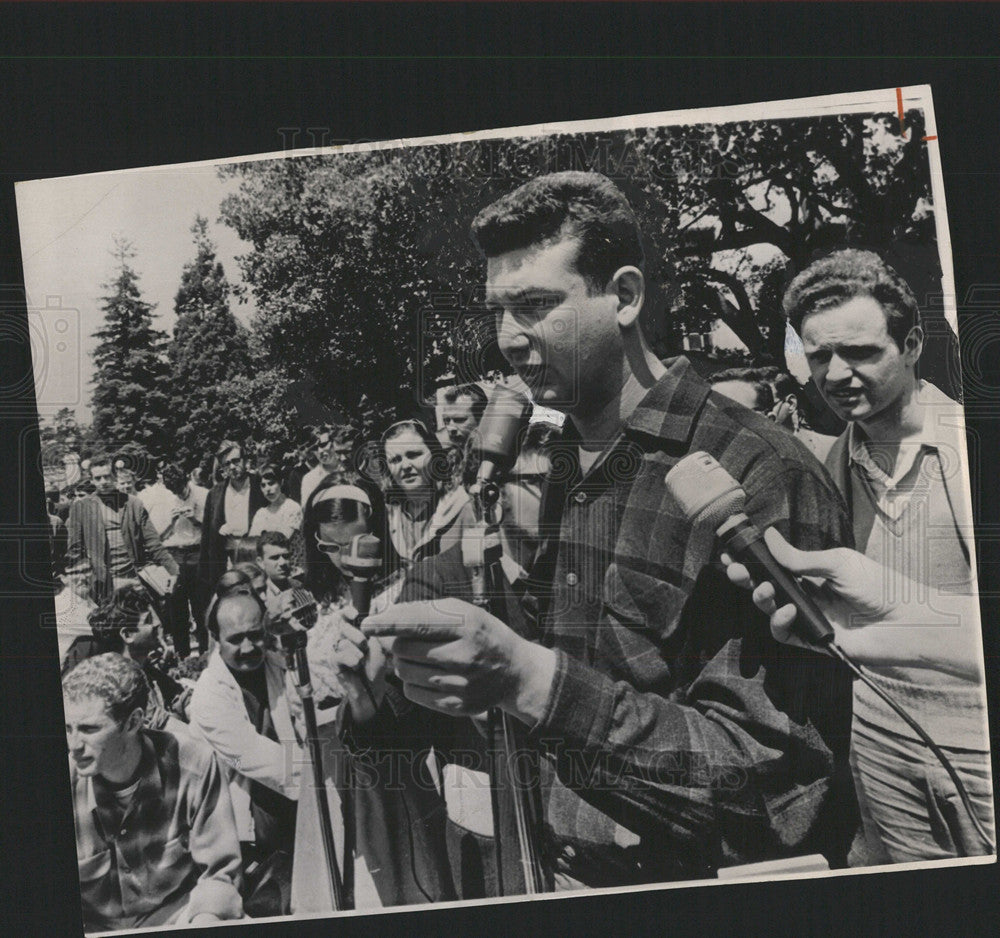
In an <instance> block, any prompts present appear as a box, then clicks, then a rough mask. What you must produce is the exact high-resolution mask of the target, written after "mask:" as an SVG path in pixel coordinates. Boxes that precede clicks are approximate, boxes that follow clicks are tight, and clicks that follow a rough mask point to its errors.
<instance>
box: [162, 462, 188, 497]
mask: <svg viewBox="0 0 1000 938" xmlns="http://www.w3.org/2000/svg"><path fill="white" fill-rule="evenodd" d="M188 481H189V479H188V476H187V473H186V472H185V471H184V470H183V469H181V467H180V466H177V465H175V464H174V463H168V464H167V465H166V466H164V467H163V484H164V486H165V487H166V488H167V490H168V491H170V492H172V493H173V494H174V495H176V496H177V497H178V498H181V497H182V496H183V495H184V489H186V488H187V485H188Z"/></svg>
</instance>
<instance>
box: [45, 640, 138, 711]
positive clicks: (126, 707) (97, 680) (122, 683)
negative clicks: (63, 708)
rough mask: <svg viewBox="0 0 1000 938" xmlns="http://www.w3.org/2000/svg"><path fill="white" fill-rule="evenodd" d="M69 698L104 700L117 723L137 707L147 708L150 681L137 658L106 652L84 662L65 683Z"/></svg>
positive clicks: (74, 669) (64, 688)
mask: <svg viewBox="0 0 1000 938" xmlns="http://www.w3.org/2000/svg"><path fill="white" fill-rule="evenodd" d="M62 687H63V697H64V698H65V699H66V700H80V699H82V698H84V697H97V698H99V699H100V700H103V701H104V703H105V704H106V706H107V708H108V713H110V714H111V718H112V719H113V720H114V721H115V722H116V723H121V722H123V721H124V720H125V719H126V718H127V717H129V716H130V715H131V714H132V713H133V712H134V711H135V710H137V709H139V710H143V711H145V709H146V704H147V703H148V702H149V684H148V683H147V682H146V676H145V675H144V674H143V673H142V669H141V668H140V667H139V665H137V664H136V663H135V662H134V661H130V660H129V659H128V658H125V657H123V656H122V655H119V654H117V653H115V652H106V653H105V654H102V655H95V656H94V657H93V658H87V659H86V660H84V661H81V662H80V663H79V664H78V665H77V666H76V667H75V668H73V670H72V671H70V672H69V673H68V674H67V675H66V676H65V677H64V678H63V682H62Z"/></svg>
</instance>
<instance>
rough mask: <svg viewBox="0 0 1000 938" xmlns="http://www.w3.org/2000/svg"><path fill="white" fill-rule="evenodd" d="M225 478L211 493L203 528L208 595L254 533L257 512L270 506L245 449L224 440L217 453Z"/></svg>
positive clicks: (203, 579) (202, 570) (203, 577)
mask: <svg viewBox="0 0 1000 938" xmlns="http://www.w3.org/2000/svg"><path fill="white" fill-rule="evenodd" d="M216 458H217V459H218V460H219V463H220V465H221V466H222V467H223V472H224V473H225V478H224V479H223V480H222V481H221V482H220V483H219V484H218V485H216V486H215V487H213V488H212V490H211V491H210V492H209V493H208V498H207V499H206V500H205V520H204V522H203V523H202V527H201V561H200V569H199V572H200V578H201V582H202V585H203V588H204V589H206V590H207V595H210V594H211V591H212V590H213V589H214V588H215V584H216V583H217V582H218V579H219V577H220V576H222V574H223V573H225V572H226V567H227V566H228V560H229V552H230V550H232V548H233V547H234V545H235V544H236V543H238V540H239V538H241V537H245V536H246V534H247V532H248V531H249V530H250V522H251V520H252V519H253V516H254V515H255V514H256V513H257V511H258V510H259V509H261V508H263V507H264V506H265V505H266V504H267V499H266V498H265V497H264V493H263V492H262V491H261V488H260V482H259V481H258V480H257V478H256V477H255V476H252V475H250V473H249V472H248V471H247V464H246V458H245V456H244V453H243V447H242V446H241V445H240V444H239V443H236V442H234V441H232V440H224V441H223V442H222V443H221V444H220V445H219V449H218V451H217V452H216Z"/></svg>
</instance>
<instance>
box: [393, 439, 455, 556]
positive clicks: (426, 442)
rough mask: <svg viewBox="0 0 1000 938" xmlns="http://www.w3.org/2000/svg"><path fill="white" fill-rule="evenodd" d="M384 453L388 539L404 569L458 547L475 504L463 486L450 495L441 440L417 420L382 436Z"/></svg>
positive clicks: (447, 464) (453, 490)
mask: <svg viewBox="0 0 1000 938" xmlns="http://www.w3.org/2000/svg"><path fill="white" fill-rule="evenodd" d="M381 450H382V451H381V454H380V455H381V466H382V469H383V472H382V483H383V490H384V492H385V508H386V522H387V534H388V539H389V541H390V542H391V544H392V547H393V549H394V550H395V552H396V553H397V554H398V555H399V557H400V559H401V561H402V563H403V565H405V566H409V565H410V564H413V563H416V562H417V561H420V560H424V559H426V558H428V557H433V556H435V555H437V554H439V553H441V552H442V551H445V550H447V549H448V548H449V547H452V546H453V545H455V544H457V543H459V542H460V540H461V536H462V527H463V525H465V524H469V523H471V522H472V504H471V502H470V500H469V496H468V494H467V493H466V491H465V489H464V488H462V487H461V486H458V487H456V488H454V489H452V490H451V491H449V490H448V481H449V479H450V475H451V473H450V466H449V462H448V458H447V456H446V455H445V453H444V450H443V449H442V448H441V443H440V442H439V441H438V438H437V437H436V436H435V435H434V434H433V433H431V432H430V431H429V430H428V429H427V427H426V426H425V425H424V424H423V423H422V422H421V421H419V420H401V421H399V422H398V423H394V424H392V426H390V427H389V429H388V430H386V431H385V433H383V434H382V440H381Z"/></svg>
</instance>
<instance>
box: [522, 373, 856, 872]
mask: <svg viewBox="0 0 1000 938" xmlns="http://www.w3.org/2000/svg"><path fill="white" fill-rule="evenodd" d="M667 364H668V373H667V375H666V376H665V377H664V378H663V379H662V380H661V381H660V382H659V383H658V384H657V385H656V386H655V387H654V388H653V389H652V390H651V391H650V392H649V393H648V394H647V396H646V397H645V399H644V400H643V401H642V403H641V404H640V406H639V407H638V408H637V409H636V410H635V412H634V413H633V414H632V416H631V417H630V419H629V420H628V422H627V425H626V427H625V429H624V431H623V433H622V435H621V436H620V437H619V439H618V440H617V441H615V442H614V443H613V444H612V445H611V446H610V447H609V448H608V449H607V451H606V453H605V454H604V457H603V458H602V459H601V460H600V461H599V462H598V463H597V464H596V465H595V466H593V467H592V468H591V470H590V471H589V472H588V473H587V474H586V476H584V475H583V474H582V473H581V471H580V467H579V464H578V461H577V445H576V443H577V441H576V440H575V439H574V438H573V436H572V426H571V425H569V424H568V425H567V433H566V435H565V436H564V439H563V440H562V441H561V442H560V443H559V444H558V446H557V447H556V449H555V451H554V452H553V454H552V470H551V473H550V483H549V486H548V490H547V492H546V497H545V503H544V505H543V526H544V530H543V535H544V539H543V544H542V548H541V550H540V552H539V556H538V559H537V561H536V564H535V566H534V569H533V570H532V577H531V579H532V581H533V582H534V583H535V584H537V583H539V582H544V583H549V584H551V587H550V588H549V589H547V590H545V591H544V594H540V595H536V596H534V597H533V598H532V600H531V602H529V606H534V607H535V608H537V609H539V610H541V613H542V614H541V617H540V622H539V625H540V628H541V640H542V642H543V644H545V645H548V646H549V647H552V648H554V649H556V650H557V652H558V670H557V675H556V680H555V684H554V687H553V691H552V694H551V696H550V700H549V702H548V707H547V712H546V713H545V715H544V717H543V718H542V720H541V721H540V722H539V723H538V724H537V725H536V726H535V727H533V728H532V730H531V733H530V736H529V738H530V740H531V741H532V743H533V744H534V745H535V746H537V747H539V748H540V749H541V751H542V752H543V753H545V755H546V758H545V759H544V760H543V771H544V773H545V774H544V776H543V787H544V789H545V791H546V799H547V807H546V826H547V834H548V840H549V846H550V848H551V850H552V860H553V862H554V864H555V869H556V872H557V881H558V877H559V876H560V874H562V875H563V876H565V878H566V880H567V881H569V882H578V883H583V884H586V885H591V886H606V885H620V884H624V883H633V882H643V881H661V880H665V879H671V878H690V877H694V876H705V875H712V873H713V872H714V870H715V869H716V868H718V867H719V866H722V865H731V864H736V863H744V862H753V861H757V860H764V859H773V858H778V857H782V856H792V855H796V854H806V853H812V852H823V853H825V854H826V855H827V856H828V858H830V859H831V861H832V862H838V861H842V859H843V854H844V852H845V851H846V848H847V846H848V845H849V840H850V837H851V836H852V834H853V832H854V829H855V827H856V814H855V811H856V805H855V804H854V798H853V791H852V790H851V787H850V782H849V777H848V773H847V771H846V757H847V748H848V735H849V727H850V713H851V683H850V677H849V675H848V674H847V672H846V670H844V669H843V668H842V667H841V666H840V665H839V664H838V663H836V662H834V661H833V660H832V659H829V658H827V657H826V656H822V655H818V654H814V653H811V652H807V651H803V650H800V649H796V648H792V647H789V646H784V645H780V644H778V643H777V642H775V641H774V640H773V638H772V637H771V635H770V631H769V629H768V626H767V622H766V619H765V617H764V616H763V615H762V614H760V613H759V612H757V611H756V610H755V609H754V607H753V605H752V603H751V601H750V598H749V595H748V594H747V593H745V592H744V591H741V590H738V589H736V588H735V587H733V586H731V584H730V583H729V582H728V580H727V579H726V576H725V572H724V570H723V569H722V568H721V565H720V564H719V563H718V562H717V554H716V550H717V548H716V544H715V537H714V532H711V531H707V532H706V531H700V530H695V529H692V526H691V525H690V524H689V522H688V521H687V520H686V518H685V517H684V516H683V513H682V512H681V510H680V508H679V506H678V505H677V504H676V502H675V501H674V500H673V498H672V497H671V496H670V495H669V494H668V492H667V489H666V486H665V485H664V477H665V476H666V474H667V472H668V471H669V470H670V469H671V468H672V467H673V466H674V465H675V464H676V463H677V461H678V460H679V459H680V458H682V457H683V456H685V455H686V454H687V453H689V452H693V451H697V450H705V451H707V452H709V453H711V454H712V455H713V456H715V457H716V459H718V460H719V462H720V463H721V464H722V465H723V466H724V467H725V468H726V469H727V470H728V471H729V473H730V474H731V475H732V476H733V477H734V478H736V479H737V480H739V481H740V483H741V484H742V486H743V488H744V489H745V491H746V493H747V503H746V513H747V515H749V517H750V518H751V520H753V521H754V522H755V524H756V525H757V527H758V528H760V529H761V530H763V529H764V528H766V527H767V526H769V525H773V526H775V527H776V528H778V530H779V531H781V533H782V534H784V535H785V536H786V537H787V538H788V539H789V540H790V541H791V543H792V544H794V545H796V546H798V547H800V548H803V549H819V548H827V547H832V546H836V545H848V546H849V545H850V544H851V532H850V528H849V525H848V523H847V518H846V513H845V510H844V506H843V502H842V500H841V498H840V496H839V494H838V493H837V491H836V490H835V488H834V486H833V484H832V482H831V480H830V479H829V477H828V476H827V475H826V473H825V472H824V470H823V469H822V467H821V466H820V464H819V463H818V462H817V461H816V460H815V459H814V458H813V457H812V456H811V455H810V454H809V453H808V452H807V451H806V450H805V448H804V447H802V446H801V444H799V443H798V442H796V441H795V440H794V439H793V437H792V436H791V435H789V434H786V433H785V432H784V431H782V430H779V429H777V428H776V427H775V425H774V424H773V423H771V422H769V421H768V420H766V419H764V418H763V417H761V416H760V415H758V414H755V413H753V412H752V411H749V410H747V409H745V408H743V407H740V406H739V405H737V404H735V403H733V402H731V401H729V400H728V399H726V398H724V397H722V396H720V395H718V394H716V393H714V392H711V390H710V388H709V386H708V385H707V384H706V383H705V382H704V381H703V380H702V379H701V378H700V377H698V376H697V374H696V373H695V372H694V371H693V369H692V368H691V366H690V363H689V362H688V361H687V360H686V359H683V358H679V359H675V360H673V361H672V362H668V363H667Z"/></svg>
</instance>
